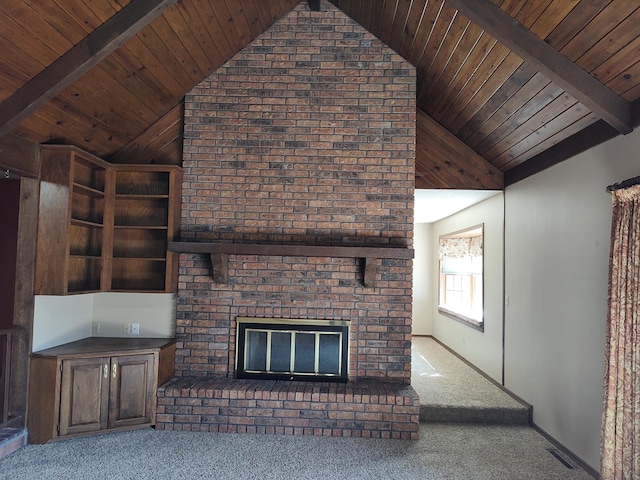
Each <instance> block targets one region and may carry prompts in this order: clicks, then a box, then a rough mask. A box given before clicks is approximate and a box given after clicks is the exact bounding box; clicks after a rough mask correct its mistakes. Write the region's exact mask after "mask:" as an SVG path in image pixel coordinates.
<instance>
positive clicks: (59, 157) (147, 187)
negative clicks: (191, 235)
mask: <svg viewBox="0 0 640 480" xmlns="http://www.w3.org/2000/svg"><path fill="white" fill-rule="evenodd" d="M40 153H41V183H40V211H39V218H38V228H39V230H40V234H39V236H38V252H37V259H36V265H37V266H36V268H37V275H36V288H35V290H36V293H37V294H41V295H65V294H68V293H80V292H83V291H84V292H90V291H109V290H119V291H175V289H176V288H177V277H178V263H177V260H178V256H177V255H176V254H174V253H172V252H168V251H167V243H168V242H169V241H171V240H173V238H174V237H176V236H177V234H178V228H179V215H180V211H179V206H180V189H181V183H182V182H181V170H180V167H178V166H175V165H134V164H126V165H111V164H109V163H107V162H105V161H103V160H101V159H99V158H97V157H95V156H93V155H91V154H89V153H86V152H83V151H82V150H80V149H78V148H76V147H72V146H68V145H41V148H40Z"/></svg>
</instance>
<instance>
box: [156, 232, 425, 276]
mask: <svg viewBox="0 0 640 480" xmlns="http://www.w3.org/2000/svg"><path fill="white" fill-rule="evenodd" d="M168 249H169V250H170V251H172V252H179V253H206V254H209V255H210V257H211V265H212V272H213V280H214V281H215V282H216V283H227V281H228V267H227V255H274V256H289V257H334V258H364V260H365V268H364V286H365V287H375V280H376V273H377V267H378V259H379V258H397V259H412V258H413V250H412V249H410V248H406V247H341V246H312V245H265V244H253V243H201V242H169V244H168Z"/></svg>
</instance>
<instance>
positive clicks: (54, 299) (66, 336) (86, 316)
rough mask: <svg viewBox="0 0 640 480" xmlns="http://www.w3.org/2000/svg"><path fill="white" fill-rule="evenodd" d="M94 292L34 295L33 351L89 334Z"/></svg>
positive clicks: (88, 335)
mask: <svg viewBox="0 0 640 480" xmlns="http://www.w3.org/2000/svg"><path fill="white" fill-rule="evenodd" d="M92 308H93V295H68V296H49V295H36V297H35V307H34V312H33V351H34V352H37V351H38V350H43V349H45V348H49V347H55V346H57V345H61V344H63V343H67V342H73V341H75V340H80V339H82V338H86V337H90V336H91V310H92Z"/></svg>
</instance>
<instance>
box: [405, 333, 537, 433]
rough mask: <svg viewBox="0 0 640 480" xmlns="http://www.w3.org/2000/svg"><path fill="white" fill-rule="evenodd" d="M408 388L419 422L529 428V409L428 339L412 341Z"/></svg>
mask: <svg viewBox="0 0 640 480" xmlns="http://www.w3.org/2000/svg"><path fill="white" fill-rule="evenodd" d="M411 386H413V388H414V389H415V391H416V392H417V393H418V395H419V396H420V421H421V422H464V423H487V424H492V425H496V424H511V425H514V424H515V425H528V424H529V406H528V405H525V404H523V403H521V402H520V401H518V400H517V399H515V398H514V397H512V396H511V395H509V394H507V393H506V392H505V391H503V390H501V389H500V388H499V387H497V386H496V385H495V384H494V383H493V382H491V381H490V380H488V379H487V378H486V377H484V376H483V375H482V374H480V373H478V372H477V371H476V370H475V369H474V368H472V367H470V366H469V365H468V364H467V363H465V362H464V361H463V360H461V359H460V358H458V357H457V356H456V355H454V354H452V353H451V352H450V351H449V350H447V349H446V348H445V347H443V346H442V345H441V344H440V343H439V342H437V341H436V340H434V339H433V338H431V337H413V342H412V348H411Z"/></svg>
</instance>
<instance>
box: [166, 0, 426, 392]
mask: <svg viewBox="0 0 640 480" xmlns="http://www.w3.org/2000/svg"><path fill="white" fill-rule="evenodd" d="M415 94H416V89H415V70H414V68H413V67H412V66H411V65H410V64H409V63H408V62H406V61H405V60H404V59H403V58H401V57H400V56H398V55H397V54H395V53H394V52H393V51H391V50H390V49H389V48H388V47H386V46H385V45H384V44H383V43H382V42H380V41H379V40H378V39H376V38H375V37H374V36H372V35H371V34H370V33H368V32H367V31H366V30H364V29H363V28H362V27H360V26H359V25H358V24H357V23H355V22H354V21H353V20H351V19H350V18H349V17H347V16H346V15H345V14H343V13H342V12H341V11H340V10H338V9H337V8H336V7H334V6H333V5H332V4H330V3H328V2H326V1H324V0H323V1H322V2H321V11H320V12H311V11H309V9H308V7H307V4H306V2H302V3H301V4H300V5H298V6H297V7H296V8H295V9H294V10H292V11H291V12H290V13H289V14H288V15H286V16H285V17H283V18H282V19H281V20H279V21H278V22H277V23H276V24H274V26H272V27H271V28H270V29H269V30H268V31H267V32H265V33H264V34H263V35H261V36H260V37H258V38H257V39H256V40H255V41H254V42H253V43H251V44H250V45H249V46H247V47H246V48H245V49H243V50H242V51H241V52H239V53H238V54H237V55H236V56H235V57H233V58H232V59H231V60H230V61H229V62H227V63H226V64H225V65H223V66H222V67H221V68H219V69H218V70H216V71H215V72H213V73H212V74H211V75H209V77H208V78H206V79H205V80H204V81H203V82H201V83H200V84H199V85H197V86H196V87H195V88H194V89H193V90H192V91H191V92H190V93H189V94H187V96H186V98H185V120H184V123H185V127H184V130H185V131H184V161H183V168H184V172H183V178H184V183H183V187H182V192H183V198H182V205H183V206H182V209H183V210H182V219H181V240H182V241H194V242H216V243H219V242H227V243H232V242H236V243H237V242H242V243H263V244H296V245H341V246H345V245H346V246H376V247H379V246H394V247H406V248H412V241H413V239H412V236H413V190H414V163H415V112H416V107H415ZM378 262H379V263H378V273H377V279H376V280H377V281H376V286H375V287H373V288H367V287H364V286H363V272H362V270H363V265H362V260H361V259H357V258H332V257H304V256H303V257H300V256H296V257H291V256H262V255H229V269H228V275H229V279H228V283H227V284H217V283H214V282H213V280H212V277H211V266H210V263H209V259H208V258H207V256H206V255H201V254H181V257H180V278H179V285H178V287H179V292H178V307H177V326H176V336H177V338H178V344H177V351H176V373H177V375H179V376H193V375H196V376H200V375H202V376H223V377H233V376H234V375H235V348H236V347H235V341H236V339H235V334H236V327H235V319H236V318H237V317H239V316H247V317H268V318H294V319H295V318H299V319H340V320H349V321H350V322H351V327H350V335H351V349H350V357H349V359H350V367H349V377H350V379H351V380H367V379H372V380H378V381H383V382H399V383H405V384H408V383H410V373H411V372H410V369H411V337H410V335H411V301H412V297H411V288H412V265H411V261H410V260H379V261H378Z"/></svg>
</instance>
